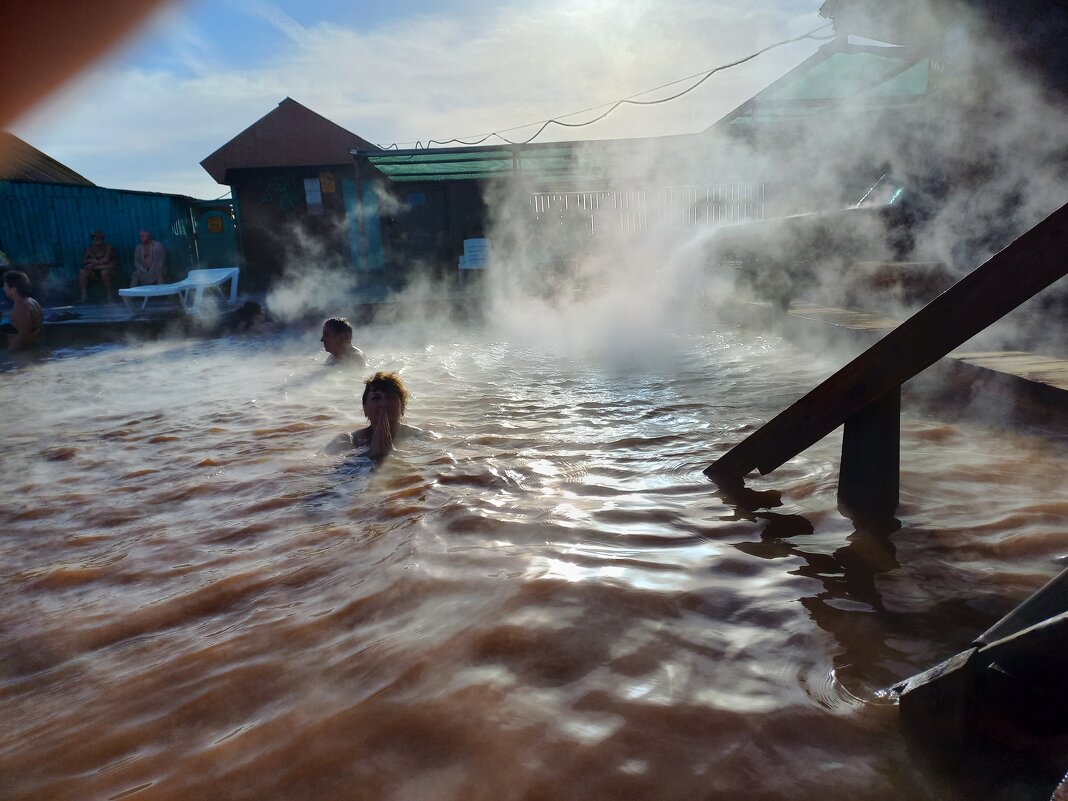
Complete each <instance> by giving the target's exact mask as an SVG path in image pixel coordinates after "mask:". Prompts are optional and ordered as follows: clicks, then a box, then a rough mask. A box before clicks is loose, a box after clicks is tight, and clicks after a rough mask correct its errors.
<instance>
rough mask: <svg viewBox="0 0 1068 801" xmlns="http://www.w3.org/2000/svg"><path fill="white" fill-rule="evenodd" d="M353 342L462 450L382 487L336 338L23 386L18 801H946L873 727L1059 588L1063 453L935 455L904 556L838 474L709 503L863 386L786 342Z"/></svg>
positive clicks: (426, 453)
mask: <svg viewBox="0 0 1068 801" xmlns="http://www.w3.org/2000/svg"><path fill="white" fill-rule="evenodd" d="M357 341H358V344H360V345H361V346H362V347H365V348H366V350H367V351H368V355H369V358H370V369H369V370H368V371H367V373H368V374H369V373H370V371H371V369H396V370H399V371H401V373H402V374H403V376H404V378H405V380H406V382H407V384H408V386H409V389H410V390H411V392H412V398H411V402H410V405H409V414H408V418H407V419H408V422H410V423H412V424H414V425H419V426H423V427H426V428H429V429H431V430H433V431H434V432H435V433H436V437H435V438H433V439H430V440H427V441H425V442H417V443H412V444H411V445H410V446H409V447H408V449H407V450H406V452H404V453H403V454H398V455H396V456H395V457H393V458H392V459H391V460H390V461H388V462H387V463H386V464H385V465H384V466H383V467H382V468H381V469H379V470H377V471H374V472H372V471H370V470H369V469H368V465H367V464H366V463H364V462H363V461H362V460H361V459H359V458H349V459H344V458H337V457H326V456H323V455H321V454H320V453H317V451H318V449H319V448H320V447H322V446H323V445H325V443H326V442H328V441H329V440H330V439H331V438H332V437H333V436H334V435H335V434H337V433H339V432H341V431H348V430H352V429H354V428H356V427H357V426H359V425H360V424H361V420H360V415H359V405H358V401H357V399H356V398H357V395H358V392H359V391H360V389H361V385H360V381H361V379H362V378H363V377H364V375H365V374H364V373H358V374H342V373H339V372H331V371H329V370H326V369H324V368H323V367H322V366H321V362H322V358H323V354H322V353H321V351H319V350H318V344H317V343H316V342H315V341H314V336H313V335H306V336H303V337H298V336H288V337H287V336H275V337H268V338H263V339H257V340H232V339H231V340H219V341H210V342H177V343H176V342H159V343H147V344H137V345H127V346H107V347H101V348H96V349H86V350H81V351H69V352H62V353H59V354H55V355H53V356H52V357H50V358H49V359H47V360H45V361H42V362H40V363H37V364H33V365H30V366H27V367H24V368H20V369H17V370H14V371H11V372H8V373H4V374H2V375H0V379H2V380H0V398H2V400H3V403H4V408H5V409H6V410H7V415H6V420H5V425H4V433H3V435H2V442H3V457H4V458H3V466H4V482H5V485H6V486H5V493H4V499H5V501H4V503H3V505H2V509H0V565H2V568H0V570H2V581H0V719H2V720H3V721H4V724H3V726H2V727H0V797H3V798H5V799H59V798H71V799H117V798H134V799H137V801H148V799H183V801H184V800H185V799H191V798H226V799H275V798H277V799H327V798H331V799H332V798H339V799H376V800H384V799H397V801H402V800H403V801H409V800H411V799H486V800H487V801H491V800H492V801H504V800H505V799H529V800H530V801H533V800H534V799H575V801H580V800H581V801H591V800H592V799H605V801H608V799H624V798H626V799H650V800H652V799H656V801H665V800H667V799H679V800H680V801H683V800H685V801H692V800H693V799H720V798H722V799H789V800H790V801H802V800H803V799H814V800H818V801H824V800H825V799H828V798H843V799H844V798H858V799H859V798H863V799H869V800H871V799H887V801H890V799H894V800H895V801H896V800H897V799H904V798H908V799H913V798H947V797H950V795H947V793H950V791H949V790H947V789H946V788H945V787H944V786H942V785H938V784H936V783H934V782H932V781H931V779H930V777H928V776H926V775H925V774H924V773H923V771H921V770H920V769H919V768H918V767H916V766H915V765H914V764H913V760H912V758H911V757H910V755H909V753H908V752H907V750H906V748H905V746H904V745H903V743H902V740H901V738H900V736H899V734H898V731H897V728H896V710H895V709H894V708H893V707H892V706H891V705H889V704H888V703H885V702H882V701H879V700H878V699H877V698H876V696H875V692H876V691H877V690H878V689H880V688H882V687H884V686H887V685H889V684H891V683H893V682H894V681H897V680H899V679H901V678H903V677H906V676H909V675H912V674H913V673H915V672H918V671H919V670H922V669H925V668H927V667H929V666H931V665H932V664H934V663H935V662H937V661H939V660H941V659H943V658H945V657H947V656H950V655H952V654H953V653H956V651H957V650H958V649H959V648H960V647H962V646H963V645H964V644H966V643H967V642H968V641H970V639H971V638H972V637H973V636H974V635H976V634H977V633H979V632H980V631H982V630H983V629H984V628H986V627H987V626H988V625H989V624H991V623H992V622H993V621H994V620H995V619H997V618H998V617H1000V615H1001V614H1003V613H1004V612H1006V611H1008V609H1010V608H1011V607H1012V606H1014V605H1015V604H1016V603H1017V602H1018V601H1019V600H1021V599H1022V598H1023V597H1025V596H1026V595H1027V594H1029V593H1030V592H1031V591H1033V590H1034V589H1036V588H1037V587H1038V586H1040V585H1041V584H1042V583H1044V582H1045V581H1046V580H1047V579H1049V578H1050V577H1051V576H1053V575H1054V574H1055V573H1056V572H1057V571H1058V569H1059V567H1060V565H1059V564H1058V562H1057V558H1058V557H1060V556H1061V555H1062V554H1063V553H1064V552H1065V548H1064V545H1063V534H1064V526H1063V521H1064V520H1065V517H1066V515H1068V501H1066V498H1065V493H1064V487H1065V486H1068V469H1066V465H1068V462H1066V461H1065V459H1064V458H1063V453H1062V452H1060V451H1059V450H1058V449H1057V448H1056V447H1055V446H1054V445H1051V444H1048V443H1044V442H1042V441H1041V440H1040V439H1035V438H1030V437H1025V436H1023V435H1019V436H1017V435H1010V434H995V433H991V432H990V431H988V430H985V429H984V428H982V427H980V426H971V425H968V424H957V425H949V424H945V423H942V422H939V421H937V420H930V419H915V418H912V417H907V418H906V419H905V421H904V423H903V457H902V463H903V472H902V505H901V508H900V511H899V517H900V518H901V521H902V524H903V526H902V528H901V529H900V530H899V531H897V532H896V533H895V534H893V535H892V537H891V538H890V540H889V543H881V542H879V541H876V540H873V539H871V538H869V537H867V536H863V535H858V534H855V532H854V527H853V526H852V525H851V523H850V522H849V521H848V520H846V519H844V518H842V517H841V516H840V515H839V514H838V513H837V512H836V511H835V486H836V475H837V465H838V447H839V445H840V439H839V438H838V437H837V436H835V437H831V438H829V439H827V440H826V441H824V442H822V443H820V444H819V445H817V446H816V447H814V448H812V449H811V450H809V451H808V452H806V453H805V454H803V455H802V456H801V457H799V458H797V459H795V460H793V461H791V462H789V463H788V464H787V465H785V466H784V467H783V468H781V469H780V470H778V471H776V472H775V473H773V474H771V475H770V476H768V477H766V478H762V479H757V480H755V481H753V480H751V481H750V486H753V487H755V488H757V489H776V490H780V491H782V493H783V505H782V506H780V507H777V508H774V509H769V510H763V511H757V512H747V511H745V510H742V509H738V508H736V507H735V506H732V505H731V504H729V503H726V502H725V501H724V500H723V499H721V498H720V496H719V495H718V494H717V490H716V488H715V487H714V486H712V485H711V484H709V483H708V482H707V481H706V480H705V479H704V478H703V476H702V475H701V471H702V470H703V469H704V468H705V467H706V466H707V465H708V464H709V463H710V462H711V461H712V459H713V458H715V457H716V456H717V455H719V454H720V453H722V452H723V451H724V450H726V448H727V447H728V446H729V445H731V444H733V443H735V442H737V441H739V440H740V439H741V438H742V437H743V436H744V435H745V433H746V432H748V431H750V430H751V429H752V428H753V427H754V426H756V425H759V424H760V423H762V422H763V421H765V420H766V419H768V418H769V417H770V416H771V415H773V414H774V413H776V412H777V411H779V410H780V409H782V408H783V407H784V406H786V405H787V404H788V403H789V402H790V401H792V400H793V399H795V398H796V397H798V396H799V395H800V394H802V393H803V392H805V391H807V390H808V389H809V388H811V387H812V386H813V385H814V384H815V383H816V382H817V381H819V380H820V379H821V378H823V377H824V376H825V375H827V374H829V372H831V370H832V369H833V368H834V367H835V366H837V365H835V364H832V363H827V364H822V363H819V362H817V361H816V360H814V359H813V358H812V356H811V355H810V354H809V353H807V352H801V351H799V350H795V349H794V348H793V347H792V346H791V345H790V344H788V343H786V342H783V341H782V340H780V339H777V338H775V337H763V338H761V337H756V336H753V335H751V334H742V333H740V332H738V331H735V330H721V331H715V330H706V331H699V332H695V333H688V334H685V335H679V336H673V337H667V338H665V342H669V343H671V345H672V347H671V348H670V349H669V350H670V355H669V356H668V355H665V356H663V358H660V357H658V358H656V359H649V360H645V361H644V362H641V363H637V364H635V363H630V362H627V361H626V360H619V359H606V358H604V357H603V354H598V353H596V352H588V353H580V352H564V351H560V350H558V349H555V348H553V347H551V346H548V347H547V346H536V345H533V344H531V345H521V344H515V343H513V344H506V343H504V342H495V341H486V339H485V338H484V339H482V340H480V339H479V338H477V337H474V336H470V337H468V338H465V339H461V338H459V337H456V338H454V339H451V340H448V339H446V340H439V341H436V342H435V344H432V345H428V344H425V343H423V342H419V341H413V340H412V339H411V338H407V339H405V338H403V337H401V336H400V335H399V334H396V332H391V331H390V330H389V329H379V330H376V331H375V332H373V333H371V334H367V333H366V332H364V333H363V334H362V335H361V336H360V337H359V338H358V340H357Z"/></svg>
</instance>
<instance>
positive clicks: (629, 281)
mask: <svg viewBox="0 0 1068 801" xmlns="http://www.w3.org/2000/svg"><path fill="white" fill-rule="evenodd" d="M955 24H956V25H957V26H958V29H960V30H965V31H967V34H966V36H965V37H964V41H965V42H966V45H965V46H964V47H963V48H959V49H958V50H957V52H956V53H955V54H954V56H953V59H952V60H950V59H948V58H947V59H943V62H944V63H939V62H938V61H937V59H936V61H935V63H934V64H933V66H932V70H933V73H934V74H933V77H932V81H933V82H934V83H936V84H937V88H936V91H937V92H938V97H939V102H938V104H937V106H929V107H928V109H927V111H925V112H923V113H922V114H920V113H917V112H916V111H915V109H914V108H913V109H911V110H909V109H903V110H902V111H901V112H900V113H889V112H879V113H872V112H871V111H869V110H868V109H867V108H858V109H855V110H853V111H841V110H838V111H834V112H830V111H828V112H826V113H815V114H813V115H811V116H809V117H805V118H801V119H797V120H793V121H790V122H788V123H780V124H778V125H769V126H756V127H755V128H754V130H753V131H752V132H751V134H750V135H749V136H746V137H741V136H736V135H732V134H730V133H727V132H726V131H721V130H719V129H712V130H710V131H706V132H704V133H700V134H694V135H690V136H679V137H664V138H660V139H649V140H630V142H629V145H630V146H629V147H627V148H623V149H622V150H620V151H619V152H620V153H621V154H620V155H615V156H613V155H612V154H613V153H616V152H617V150H616V149H614V148H613V147H608V146H605V145H604V144H603V143H597V142H590V143H586V144H584V145H581V146H577V147H576V149H575V151H574V152H575V161H574V168H573V170H572V172H571V173H570V174H564V175H560V176H559V178H558V181H556V182H555V183H553V184H545V183H542V184H539V185H536V186H535V185H531V184H528V183H525V182H524V180H523V178H522V177H516V178H514V179H510V180H500V181H491V182H486V183H485V185H484V189H483V201H484V204H485V209H486V214H487V219H486V227H485V229H484V231H483V232H482V234H483V235H484V236H486V237H487V238H488V239H489V240H490V242H491V251H490V262H489V264H488V265H487V267H486V268H485V269H484V270H481V271H470V273H471V274H472V276H473V277H474V279H475V280H473V281H469V282H466V283H465V284H459V283H458V281H457V269H456V266H455V264H454V263H453V262H446V260H443V259H442V258H440V252H446V251H448V252H451V251H449V248H452V250H454V251H458V250H459V248H460V247H461V243H460V242H459V241H456V242H449V243H446V244H447V247H446V248H439V254H438V257H433V256H430V255H428V256H427V257H426V261H410V262H407V263H403V264H392V265H388V266H387V269H386V270H385V271H383V273H381V274H376V275H374V276H371V277H372V278H373V279H374V280H376V281H377V282H378V283H377V284H376V287H377V289H378V290H379V291H380V293H385V292H388V298H387V302H386V303H384V304H380V305H379V306H378V308H377V311H376V317H375V322H376V323H379V324H386V325H389V326H391V327H393V328H394V329H395V330H398V331H404V332H406V334H407V335H410V336H412V337H414V338H415V339H419V340H424V341H428V342H429V341H434V340H437V339H440V338H442V337H453V336H456V335H457V332H458V331H459V330H460V329H462V328H470V327H471V326H472V325H473V324H474V323H477V322H479V321H484V323H485V326H486V335H487V336H489V337H498V338H501V339H508V340H510V341H514V342H519V343H528V344H531V345H536V346H551V347H553V348H557V349H559V350H561V351H563V352H572V353H575V354H580V355H584V356H592V357H595V358H603V359H606V360H609V361H613V360H617V361H620V362H621V363H633V364H636V365H641V364H654V363H657V362H659V361H662V360H663V359H664V358H665V357H669V356H670V354H671V351H672V348H673V347H674V343H673V337H674V336H675V334H676V333H678V332H680V331H684V330H687V329H690V328H693V327H697V326H707V325H708V324H709V322H710V321H711V322H713V323H714V322H715V320H716V319H717V317H718V316H719V315H720V313H721V312H723V311H730V312H732V313H733V314H734V315H735V316H737V312H738V310H739V309H743V308H745V307H744V306H743V304H744V302H746V301H749V300H754V299H756V300H765V301H768V300H770V301H772V302H774V303H778V304H780V305H783V306H786V305H789V304H790V303H791V302H798V301H800V300H804V299H811V300H814V301H817V302H821V303H832V304H842V305H845V304H849V305H852V306H859V307H863V308H869V309H871V310H876V311H882V312H886V313H890V314H897V315H899V316H901V317H904V316H906V315H907V314H909V313H910V312H911V311H913V310H914V309H915V308H916V307H918V305H920V304H922V303H923V302H926V300H928V299H930V298H929V297H927V298H914V297H908V296H906V295H905V294H903V293H901V292H898V293H897V294H895V293H893V292H889V291H886V290H880V289H879V287H878V285H877V284H878V282H877V281H866V280H865V272H864V264H863V263H868V264H873V263H884V262H897V263H907V264H908V263H922V264H924V265H927V267H925V269H926V270H927V271H928V273H929V274H930V275H932V276H933V278H932V282H931V292H930V296H932V297H933V295H934V294H937V292H938V291H941V290H942V289H944V288H945V287H946V286H948V285H949V284H950V283H952V282H953V281H955V280H957V279H958V278H959V277H961V276H963V275H964V274H965V273H966V272H967V271H969V270H971V269H973V268H974V267H976V266H977V265H979V264H981V263H982V262H983V261H985V260H986V259H987V258H989V257H990V256H991V255H992V254H993V253H995V252H996V251H997V250H999V249H1000V248H1002V247H1004V246H1005V245H1006V244H1008V243H1009V242H1010V241H1011V240H1012V239H1014V238H1015V237H1016V236H1018V235H1019V234H1021V233H1023V232H1024V231H1026V230H1027V229H1028V228H1029V227H1031V226H1032V225H1034V224H1035V223H1037V222H1038V221H1039V220H1041V219H1042V218H1043V217H1044V216H1046V215H1047V214H1049V213H1050V212H1051V211H1053V210H1054V209H1056V208H1058V207H1059V206H1060V205H1062V204H1063V202H1064V201H1065V199H1066V198H1068V191H1066V188H1068V159H1066V157H1065V154H1064V148H1063V141H1062V137H1061V136H1060V132H1063V131H1064V130H1068V114H1066V112H1065V108H1064V105H1063V103H1061V102H1060V101H1058V100H1056V99H1054V98H1052V97H1050V95H1049V94H1048V93H1047V91H1046V89H1045V88H1044V86H1043V84H1042V83H1041V82H1040V81H1038V80H1036V79H1035V78H1034V77H1032V76H1029V75H1028V74H1026V73H1024V72H1023V71H1021V70H1020V69H1019V68H1018V67H1017V64H1016V62H1015V61H1014V60H1013V57H1012V56H1011V55H1010V54H1009V53H1007V52H1006V50H1005V47H1004V46H1003V44H1002V43H1001V42H1000V41H999V39H998V37H997V36H996V35H995V34H996V32H995V31H991V30H989V29H987V28H986V27H985V26H984V24H983V21H982V20H981V19H980V18H978V17H971V18H965V17H963V16H962V17H960V18H959V19H958V20H956V22H955ZM696 124H699V123H695V127H696ZM884 175H887V176H893V180H895V181H898V182H899V183H900V187H901V188H902V190H903V195H902V197H903V198H904V199H905V200H904V201H902V202H906V201H907V203H909V204H911V205H909V206H908V207H907V211H906V212H905V217H906V219H907V224H905V225H903V226H902V225H898V224H897V222H899V220H898V218H895V217H894V216H893V215H890V214H884V213H881V212H880V210H879V209H874V210H873V213H854V212H855V211H856V210H855V209H854V208H853V207H854V206H856V204H857V203H858V201H859V200H860V199H861V198H862V197H863V196H864V194H865V192H866V191H867V190H868V189H869V188H870V187H871V186H872V185H873V184H875V183H876V181H878V180H879V179H880V176H884ZM590 176H597V177H590ZM395 189H396V187H390V185H389V184H388V183H382V184H376V185H375V191H376V193H377V200H378V207H379V209H378V210H379V214H380V219H382V220H394V221H395V223H396V226H397V227H398V228H399V229H400V230H407V228H406V226H408V225H409V223H410V222H411V220H412V215H413V209H412V208H410V207H409V206H408V205H407V203H406V202H404V200H403V199H402V193H400V192H397V191H395ZM899 207H900V206H899ZM811 214H820V215H822V216H821V217H819V218H818V220H817V221H816V222H813V220H814V219H815V218H803V215H811ZM782 218H796V219H795V222H796V225H795V224H794V222H790V223H789V224H775V225H760V224H758V225H756V226H753V225H751V223H753V222H754V221H758V220H761V219H764V220H769V221H770V220H781V219H782ZM821 221H822V222H821ZM895 221H896V222H895ZM338 224H339V226H347V227H348V229H350V230H351V229H353V228H354V227H355V226H356V221H355V220H353V219H347V220H343V221H339V223H338ZM332 234H333V238H334V239H335V240H344V238H345V236H346V234H345V231H343V230H341V229H340V228H339V230H338V231H335V232H332ZM458 235H459V234H456V233H455V232H454V236H458ZM465 235H469V234H465ZM330 238H331V237H325V238H319V237H313V236H310V235H308V234H306V233H304V232H303V231H302V230H301V229H294V230H293V231H291V232H290V236H289V242H290V249H289V253H288V260H287V266H286V269H285V272H284V274H283V276H282V278H281V280H280V281H278V282H276V283H275V285H274V287H273V288H272V290H271V292H270V294H269V296H268V306H269V308H270V309H271V312H272V314H273V315H275V316H276V317H278V318H280V319H282V320H287V321H296V320H304V319H309V318H311V317H316V316H318V317H324V316H330V315H334V314H350V313H351V310H352V307H353V305H354V304H355V303H357V302H358V301H360V300H361V299H364V298H366V297H367V292H368V291H369V289H370V288H371V287H370V286H369V285H368V284H367V281H368V276H370V274H369V273H363V272H357V271H354V270H353V269H352V267H351V263H352V260H351V258H350V256H349V255H348V254H339V253H331V252H327V250H326V246H325V245H324V244H323V242H324V241H327V240H329V239H330ZM739 243H742V244H743V245H744V247H741V248H739V246H738V245H739ZM858 263H860V264H858ZM393 270H397V271H398V272H397V274H396V275H394V273H393V272H392V271H393ZM357 276H360V277H359V278H357ZM401 276H403V277H404V279H405V286H404V288H403V289H401V288H398V287H399V280H397V281H395V282H394V279H399V278H400V277H401ZM361 282H362V283H361ZM1052 291H1053V292H1060V291H1063V288H1054V289H1053V290H1052ZM869 292H870V293H871V294H870V295H868V294H866V293H869ZM374 299H375V300H380V299H381V298H374ZM1042 303H1045V304H1046V305H1048V300H1047V301H1036V302H1035V304H1031V305H1032V306H1040V305H1041V304H1042ZM476 306H477V307H478V308H479V309H481V314H476V313H474V312H473V311H472V309H473V308H474V307H476ZM1020 316H1021V318H1022V319H1019V320H1016V321H1009V322H1008V323H1006V324H1004V325H1002V326H999V328H998V330H997V331H996V332H994V333H988V334H986V335H985V340H984V343H985V344H987V345H993V346H1009V345H1010V344H1012V343H1016V345H1017V346H1018V347H1023V346H1024V345H1028V344H1034V343H1036V342H1037V341H1038V340H1039V339H1040V337H1037V336H1036V334H1035V330H1036V329H1035V327H1034V326H1031V325H1030V324H1029V323H1028V322H1027V320H1026V315H1020ZM1020 343H1023V344H1020Z"/></svg>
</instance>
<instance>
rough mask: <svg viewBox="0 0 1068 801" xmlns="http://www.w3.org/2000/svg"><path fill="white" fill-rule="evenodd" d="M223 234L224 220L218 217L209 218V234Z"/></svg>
mask: <svg viewBox="0 0 1068 801" xmlns="http://www.w3.org/2000/svg"><path fill="white" fill-rule="evenodd" d="M222 232H223V218H222V217H221V216H218V215H213V216H211V217H208V233H209V234H221V233H222Z"/></svg>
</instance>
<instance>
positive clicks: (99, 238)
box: [89, 231, 104, 245]
mask: <svg viewBox="0 0 1068 801" xmlns="http://www.w3.org/2000/svg"><path fill="white" fill-rule="evenodd" d="M89 238H90V239H92V240H93V244H94V245H96V244H100V243H101V242H103V241H104V232H103V231H93V233H91V234H89Z"/></svg>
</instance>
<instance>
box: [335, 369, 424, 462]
mask: <svg viewBox="0 0 1068 801" xmlns="http://www.w3.org/2000/svg"><path fill="white" fill-rule="evenodd" d="M407 406H408V390H407V389H405V388H404V384H403V383H402V382H401V379H400V376H399V375H397V374H396V373H385V372H378V373H375V374H374V375H373V376H371V377H370V378H368V379H367V380H366V381H365V382H364V387H363V414H364V416H365V417H366V418H367V420H368V422H369V423H370V425H368V426H367V427H366V428H361V429H360V430H359V431H353V432H352V433H351V434H339V435H338V436H337V437H336V438H335V439H334V441H333V442H331V443H330V445H329V446H328V447H327V452H328V453H338V452H341V451H345V450H348V449H350V448H357V449H363V448H367V455H368V456H369V457H371V458H372V459H381V458H383V457H384V456H386V455H387V454H389V452H390V451H392V450H393V448H394V447H395V446H396V445H397V444H398V443H400V442H403V441H404V440H405V439H407V438H408V437H410V436H413V435H416V434H421V433H423V432H422V429H419V428H416V427H415V426H409V425H405V424H404V423H402V422H401V417H403V416H404V411H405V409H406V408H407Z"/></svg>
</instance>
